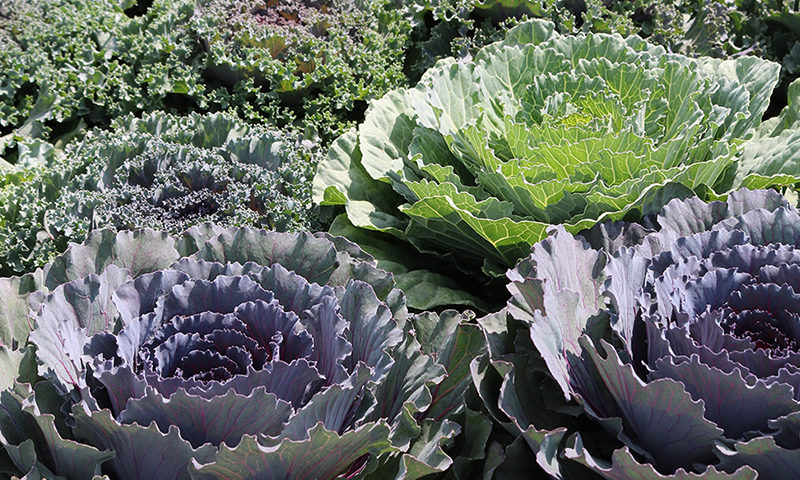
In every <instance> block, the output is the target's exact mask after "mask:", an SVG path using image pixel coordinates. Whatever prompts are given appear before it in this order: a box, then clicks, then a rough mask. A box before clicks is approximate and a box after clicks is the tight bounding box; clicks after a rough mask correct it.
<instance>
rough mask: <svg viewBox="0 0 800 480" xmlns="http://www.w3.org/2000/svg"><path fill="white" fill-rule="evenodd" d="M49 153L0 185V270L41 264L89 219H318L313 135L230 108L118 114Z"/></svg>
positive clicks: (186, 223) (181, 223)
mask: <svg viewBox="0 0 800 480" xmlns="http://www.w3.org/2000/svg"><path fill="white" fill-rule="evenodd" d="M20 145H21V147H25V146H27V144H24V143H23V144H20ZM48 153H50V154H52V152H48ZM26 156H32V153H26ZM51 157H54V158H49V159H48V160H47V161H46V162H45V163H46V164H49V166H48V167H47V168H43V169H38V170H36V171H35V173H34V174H32V176H33V178H32V179H31V180H29V181H26V182H14V183H12V184H9V185H8V186H6V187H4V188H3V191H2V193H0V194H2V195H3V197H4V198H5V200H6V201H5V203H4V205H3V213H4V215H2V216H0V240H3V248H0V253H2V254H3V256H5V258H6V260H5V261H4V262H3V270H4V271H5V272H9V271H10V273H13V272H24V271H29V270H30V269H32V267H33V268H35V267H36V266H39V265H42V264H43V263H45V262H47V261H48V260H50V259H51V258H52V256H53V255H54V254H56V253H58V252H60V251H63V250H64V249H65V248H66V243H67V240H71V241H82V240H83V238H85V236H86V234H87V233H88V232H89V231H90V230H92V229H93V228H100V227H113V228H115V229H117V230H124V229H133V228H139V227H149V228H154V229H158V230H163V231H166V232H168V233H179V232H182V231H183V230H185V229H187V228H189V227H190V226H192V225H196V224H199V223H203V222H206V221H213V222H215V223H217V224H218V225H221V226H233V225H238V226H245V225H247V226H258V227H266V228H271V229H276V230H278V231H292V232H294V231H299V230H302V229H307V230H308V229H310V230H314V229H318V228H319V226H320V225H319V219H318V217H317V215H316V208H315V207H314V206H313V205H312V204H311V178H312V175H313V172H314V168H315V166H316V163H317V162H318V158H319V154H318V153H317V151H316V149H315V148H314V146H313V144H311V142H308V141H304V140H303V139H302V138H301V136H300V135H299V134H297V133H292V132H291V131H285V132H282V131H277V130H271V129H268V128H265V127H258V126H252V125H247V124H245V123H243V122H242V121H241V120H237V119H236V118H235V117H231V116H229V115H225V114H220V113H217V114H206V115H198V114H192V115H189V116H186V117H178V116H173V115H168V114H164V113H155V114H151V115H148V116H145V117H144V118H141V119H138V118H134V117H132V116H128V117H123V118H120V119H117V120H116V121H115V122H114V125H113V129H112V130H110V131H103V130H99V129H95V130H92V131H91V132H89V133H88V134H87V135H86V137H85V138H84V139H83V140H82V141H81V142H80V143H75V144H74V145H71V146H69V147H68V148H67V149H66V151H65V152H63V153H61V154H59V155H51ZM7 274H8V273H7Z"/></svg>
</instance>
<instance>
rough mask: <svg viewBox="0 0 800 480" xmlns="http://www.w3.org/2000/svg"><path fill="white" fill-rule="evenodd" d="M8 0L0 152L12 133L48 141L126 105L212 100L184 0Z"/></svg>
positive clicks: (104, 121)
mask: <svg viewBox="0 0 800 480" xmlns="http://www.w3.org/2000/svg"><path fill="white" fill-rule="evenodd" d="M135 3H136V2H134V1H129V0H123V1H109V0H58V1H55V2H52V1H42V0H10V1H6V2H3V6H2V7H0V71H2V72H3V79H2V80H0V156H3V157H4V158H5V159H7V160H8V161H11V162H12V163H13V159H14V158H15V151H14V149H13V148H11V147H14V145H15V144H16V142H18V141H20V140H24V139H31V138H33V139H41V140H47V141H49V142H51V143H53V144H56V146H58V147H63V145H62V144H63V143H65V142H67V141H69V140H70V139H71V138H72V137H74V136H75V135H79V134H80V133H81V132H82V131H83V130H84V129H85V128H86V127H87V126H107V125H108V124H109V123H110V122H111V120H112V119H113V118H116V117H118V116H121V115H126V114H128V113H139V112H142V111H151V110H161V109H163V110H169V111H173V112H183V113H186V112H187V111H188V110H194V109H200V110H203V111H205V110H209V109H213V108H214V106H213V105H209V104H208V99H207V98H206V97H205V92H206V87H205V86H204V85H203V81H202V78H201V75H200V74H201V70H200V68H199V65H196V62H194V60H193V58H194V57H195V56H196V55H197V53H199V49H198V47H197V45H196V42H194V41H193V40H192V38H191V36H190V35H189V34H188V27H187V26H186V25H185V24H186V20H187V19H188V18H189V17H190V16H191V14H192V11H193V3H194V2H189V1H184V0H181V1H172V0H170V1H167V2H165V1H161V0H156V1H155V2H153V5H152V6H151V7H150V9H148V12H147V13H146V14H145V15H140V16H136V17H134V18H129V17H128V15H126V11H125V10H124V9H125V8H127V7H130V6H132V5H134V4H135Z"/></svg>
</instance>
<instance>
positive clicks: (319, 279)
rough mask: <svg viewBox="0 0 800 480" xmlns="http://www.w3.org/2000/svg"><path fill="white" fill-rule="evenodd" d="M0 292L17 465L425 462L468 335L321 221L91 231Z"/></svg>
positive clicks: (473, 349)
mask: <svg viewBox="0 0 800 480" xmlns="http://www.w3.org/2000/svg"><path fill="white" fill-rule="evenodd" d="M0 289H2V290H3V292H4V293H5V294H7V295H6V296H5V298H6V299H7V300H8V301H6V302H4V303H3V306H2V307H0V315H1V316H2V318H3V320H4V321H3V322H0V326H2V327H6V326H8V327H10V328H9V329H0V333H2V334H3V342H4V343H6V344H7V345H14V344H16V345H22V344H24V342H25V337H26V335H27V333H28V330H29V329H30V328H31V326H33V330H32V332H30V342H31V343H32V345H35V347H36V359H37V361H38V373H39V374H40V375H41V377H39V381H38V383H35V384H33V385H34V386H33V387H31V384H32V382H30V380H29V378H30V376H31V374H30V372H27V373H26V372H25V371H23V370H24V369H23V368H21V369H20V371H21V372H22V373H25V375H23V376H22V377H21V378H20V379H19V380H18V382H17V384H16V386H15V388H14V389H13V390H7V391H6V392H4V393H3V394H2V396H1V397H0V403H2V404H3V407H4V408H2V409H0V433H2V435H0V444H2V445H3V447H4V450H5V455H6V456H7V457H10V459H11V462H10V463H11V464H12V465H13V466H14V467H16V468H17V470H18V472H20V473H23V474H24V473H26V472H27V471H29V469H30V468H32V467H36V468H37V469H38V471H45V470H44V469H47V471H50V472H53V473H54V474H55V475H60V477H57V478H68V479H76V480H78V479H90V478H91V475H92V474H98V473H104V474H107V475H109V476H110V477H111V478H115V479H121V480H125V479H137V480H144V479H152V478H155V479H162V478H163V479H184V478H193V479H232V478H251V479H255V478H320V479H332V478H343V477H347V478H362V477H364V476H372V477H373V478H386V476H391V477H395V476H397V477H398V478H417V477H419V476H422V475H426V474H430V473H436V472H441V471H443V470H445V469H446V468H448V467H449V466H450V465H451V464H452V460H451V459H450V458H449V457H448V456H447V455H446V454H445V453H444V451H443V450H442V448H441V446H440V445H441V444H443V443H445V442H447V441H448V440H449V439H452V437H454V436H455V435H456V434H457V433H458V431H459V428H460V427H459V425H458V424H457V423H455V422H454V421H453V420H452V419H453V418H454V416H455V415H459V412H460V411H462V410H463V406H462V403H463V399H462V397H463V394H464V391H465V389H466V388H467V386H468V385H469V384H470V378H469V370H468V368H469V360H470V359H471V358H472V357H473V356H475V355H478V354H480V353H482V352H483V351H484V349H485V344H484V343H483V338H482V335H481V333H480V330H479V328H478V327H477V325H474V324H471V325H470V324H466V323H463V322H464V321H465V320H468V319H469V318H470V316H469V315H464V314H458V313H456V312H455V311H452V310H451V311H445V312H442V313H441V314H440V315H437V314H431V313H425V314H419V315H409V314H408V311H407V309H406V305H405V298H404V296H403V293H402V292H401V291H400V290H398V289H396V288H395V286H394V282H393V280H392V276H391V274H389V273H387V272H385V271H382V270H379V269H377V268H376V267H375V266H374V260H373V259H372V258H371V257H369V256H368V255H366V254H365V253H364V252H363V251H361V250H360V249H359V248H358V247H357V246H356V245H355V244H352V243H349V242H347V241H346V240H344V239H342V238H337V237H330V236H327V235H325V234H318V235H316V236H314V235H310V234H307V233H298V234H288V233H278V232H273V231H266V230H256V229H250V228H232V229H228V230H223V229H221V228H219V227H216V226H213V225H211V224H204V225H202V226H199V227H193V228H192V229H190V230H188V231H186V232H185V233H183V234H181V235H177V236H170V235H167V234H166V233H163V232H156V231H153V230H149V229H144V230H136V231H122V232H119V233H114V232H112V231H109V230H98V231H94V232H92V233H91V234H90V235H89V237H88V238H87V240H86V242H84V243H83V244H82V245H78V244H72V245H71V247H70V248H69V249H68V250H67V251H66V252H65V253H64V254H63V255H61V256H59V257H58V258H57V259H56V260H55V261H54V262H53V263H52V264H48V265H47V266H46V267H45V268H44V269H41V270H38V271H37V272H35V273H33V274H28V275H26V276H25V277H20V278H10V279H2V280H0ZM26 310H29V312H30V317H28V315H26V313H25V312H26ZM0 361H2V357H0ZM20 363H22V362H20ZM26 368H27V369H28V370H29V369H30V367H29V366H28V367H26ZM3 372H4V375H8V373H6V372H7V371H6V370H3ZM23 380H25V381H23ZM26 382H27V383H26ZM37 408H39V410H40V411H42V412H46V415H43V416H40V417H36V414H37V412H38V410H37ZM63 445H68V446H69V447H70V449H71V451H72V454H71V455H66V454H54V453H53V452H61V451H62V450H59V449H58V448H60V447H59V446H62V447H63ZM64 452H66V450H64ZM0 459H2V458H0ZM6 463H8V462H6ZM0 464H2V463H0ZM48 478H56V477H48Z"/></svg>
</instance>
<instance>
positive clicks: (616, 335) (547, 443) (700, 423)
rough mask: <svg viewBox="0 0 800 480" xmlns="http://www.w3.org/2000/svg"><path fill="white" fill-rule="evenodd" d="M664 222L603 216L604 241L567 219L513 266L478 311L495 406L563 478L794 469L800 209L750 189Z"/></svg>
mask: <svg viewBox="0 0 800 480" xmlns="http://www.w3.org/2000/svg"><path fill="white" fill-rule="evenodd" d="M657 222H658V231H656V232H650V233H648V232H645V231H644V230H643V229H641V227H638V228H637V226H635V225H634V226H631V225H627V226H623V225H620V224H616V225H603V226H601V227H600V228H599V229H595V231H593V232H591V235H588V238H591V239H592V240H593V244H594V245H597V246H598V248H599V250H594V249H593V248H591V247H590V246H589V244H588V243H587V242H586V241H585V240H584V239H582V238H580V237H578V238H575V237H573V236H572V235H570V234H569V233H567V232H566V231H565V230H563V228H558V229H557V230H556V231H555V234H554V235H553V236H551V237H550V238H548V239H546V240H544V241H542V242H540V243H538V244H536V245H535V246H534V247H533V250H532V254H531V256H530V257H528V258H527V259H525V260H523V261H522V262H520V263H519V264H518V265H517V266H516V268H514V269H513V270H510V271H509V272H508V277H509V279H510V280H511V283H510V285H509V287H508V288H509V290H510V291H511V292H512V298H511V299H510V300H509V302H508V305H507V308H506V309H505V310H504V311H502V312H500V313H499V314H496V315H490V316H487V317H485V318H483V319H481V320H479V322H480V323H481V324H482V326H483V327H484V332H485V334H486V337H487V339H488V341H489V351H490V354H489V355H488V356H484V357H481V358H479V359H476V360H475V361H474V362H473V378H474V380H475V383H476V386H477V388H478V391H479V392H480V394H481V396H482V398H483V399H484V401H485V403H486V406H487V409H488V411H489V412H490V414H491V415H492V416H493V417H494V418H495V420H497V421H498V422H499V423H501V425H503V426H504V427H505V429H506V430H507V431H510V432H512V433H514V434H515V435H516V436H517V438H518V441H517V442H515V444H516V446H519V443H520V442H524V444H526V445H527V446H528V447H530V448H531V449H532V450H533V452H534V453H535V454H536V460H537V463H538V465H539V466H540V468H542V470H544V471H545V472H546V473H547V474H549V475H550V476H551V477H554V478H569V479H572V478H575V479H582V478H587V479H588V478H606V479H631V480H632V479H665V478H667V479H694V478H701V477H702V478H711V479H753V478H758V479H769V480H790V479H795V478H797V477H798V472H800V435H798V432H800V248H798V247H800V214H798V211H797V210H795V208H793V207H792V206H790V205H789V204H788V202H787V201H786V199H784V198H783V197H782V196H781V195H779V194H778V193H776V192H774V191H749V190H740V191H737V192H734V193H732V194H731V195H730V196H729V198H728V200H727V202H710V203H706V202H703V201H700V200H699V199H697V198H696V197H695V198H690V199H688V200H678V199H675V200H672V201H671V202H670V203H669V204H667V205H666V206H665V207H664V208H663V210H662V212H661V214H660V215H659V216H658V219H657ZM598 233H600V235H598ZM626 245H627V246H626ZM631 245H632V246H631ZM506 313H508V317H506V316H505V315H506ZM500 378H502V385H501V387H500V389H499V391H497V390H492V388H491V385H492V381H500V380H499V379H500ZM493 379H494V380H493ZM513 446H514V444H512V445H511V446H509V447H508V448H507V449H506V452H505V453H506V457H507V459H509V460H510V459H511V458H512V456H513V454H515V452H517V453H518V452H519V451H520V450H519V449H518V448H517V449H514V448H512V447H513ZM527 455H530V453H528V454H527ZM517 461H519V460H517Z"/></svg>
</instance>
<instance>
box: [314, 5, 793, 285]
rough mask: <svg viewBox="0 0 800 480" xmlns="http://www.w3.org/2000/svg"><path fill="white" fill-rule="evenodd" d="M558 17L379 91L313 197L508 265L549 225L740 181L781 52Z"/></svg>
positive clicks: (445, 250)
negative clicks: (727, 53)
mask: <svg viewBox="0 0 800 480" xmlns="http://www.w3.org/2000/svg"><path fill="white" fill-rule="evenodd" d="M553 29H554V26H553V24H551V23H549V22H544V21H537V20H533V21H528V22H526V23H522V24H520V25H518V26H517V27H515V28H514V29H512V30H510V31H509V32H508V34H507V37H506V39H505V40H504V41H502V42H499V43H495V44H492V45H489V46H487V47H485V48H483V49H482V50H481V51H480V52H479V53H478V54H477V55H476V56H475V59H474V61H469V62H455V61H454V60H452V59H450V60H443V61H440V62H439V63H438V64H437V65H436V66H435V67H434V68H432V69H430V70H429V71H428V72H426V73H425V75H424V76H423V78H422V80H421V81H420V82H419V84H418V85H417V87H416V88H413V89H405V90H395V91H392V92H390V93H388V94H387V95H386V96H384V97H383V98H381V99H380V100H377V101H375V102H373V103H372V105H371V107H370V109H369V110H368V112H367V117H366V120H365V121H364V123H363V124H362V125H361V126H360V127H359V128H358V130H357V131H356V130H351V131H349V132H348V133H346V134H345V135H343V136H342V137H340V138H339V139H338V140H337V141H336V142H335V143H334V144H333V146H332V148H331V150H330V152H329V154H328V156H327V158H326V159H324V160H323V161H322V162H321V163H320V166H319V168H318V171H317V175H316V177H315V179H314V198H315V200H316V201H318V202H320V203H321V204H322V205H344V207H345V211H346V215H347V217H346V219H347V220H348V221H349V222H350V223H352V225H353V226H355V227H358V228H361V229H365V230H366V231H367V232H373V236H380V235H379V233H380V234H384V235H383V237H384V238H385V237H386V235H385V234H389V235H392V236H394V237H396V238H397V239H399V240H400V241H402V242H403V243H405V242H408V243H410V244H411V245H413V247H415V248H416V250H417V251H418V252H422V253H432V254H435V255H437V256H439V257H440V258H445V259H447V258H452V260H453V263H454V264H456V265H457V266H458V268H459V269H461V270H463V271H466V272H468V273H471V274H475V275H477V273H476V271H477V269H479V268H480V269H482V270H483V272H484V273H488V274H490V275H498V274H499V273H500V272H503V271H504V270H505V269H506V268H507V267H510V266H513V265H514V264H515V263H516V262H517V260H519V259H520V258H522V257H524V256H525V255H527V253H528V252H529V251H530V247H531V246H532V245H533V244H534V243H536V242H538V241H539V240H541V239H543V238H544V237H545V236H546V231H547V229H548V228H549V226H550V225H553V224H559V223H563V224H565V227H566V228H567V229H568V230H569V231H571V232H579V231H581V230H583V229H585V228H589V227H591V226H592V225H594V224H595V223H596V222H599V221H604V220H613V219H620V218H623V217H624V216H626V215H630V216H632V217H634V218H635V217H637V216H638V215H639V214H648V213H653V212H657V211H658V208H660V207H661V206H662V205H663V203H664V200H663V198H672V197H673V196H681V197H686V196H690V195H692V192H696V193H699V194H702V195H710V194H711V192H710V191H709V190H708V186H711V187H713V188H715V189H721V191H725V190H726V189H727V188H728V187H729V184H730V182H731V178H732V176H733V169H734V158H735V154H736V152H737V144H738V143H740V142H741V141H742V140H741V139H744V138H746V137H748V136H750V135H752V131H753V129H754V128H755V127H756V126H758V125H759V123H760V118H761V116H762V114H763V112H764V111H765V109H766V108H767V104H768V102H769V96H770V92H771V91H772V88H773V86H774V85H775V82H776V81H777V75H778V65H776V64H774V63H771V62H769V61H765V60H761V59H758V58H753V57H741V58H737V59H734V60H717V59H712V58H705V57H704V58H699V59H691V58H687V57H684V56H681V55H677V54H669V53H667V52H665V51H664V50H663V49H662V48H661V47H655V46H652V45H650V44H648V43H646V42H644V41H643V40H641V39H639V38H637V37H630V38H627V39H623V38H622V37H620V36H618V35H605V34H586V35H577V36H562V35H560V34H558V33H556V32H555V31H554V30H553ZM340 223H345V222H340ZM373 253H375V254H377V252H373ZM408 256H410V257H413V254H410V255H408ZM431 263H432V264H434V263H435V260H434V261H433V262H431ZM472 278H473V279H474V278H475V277H472Z"/></svg>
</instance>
